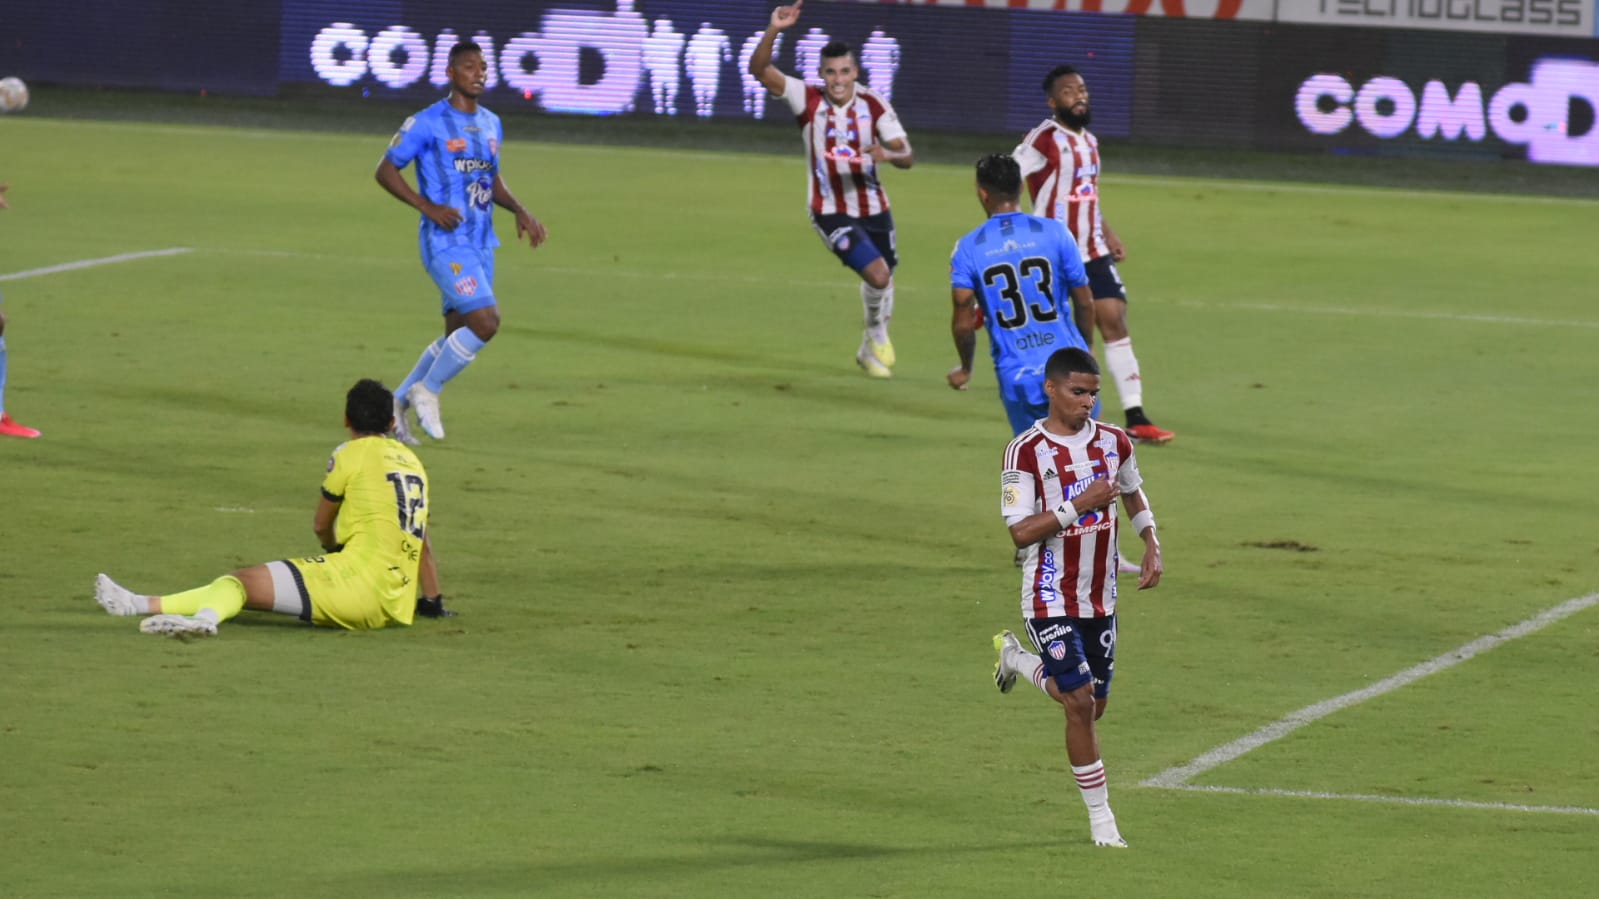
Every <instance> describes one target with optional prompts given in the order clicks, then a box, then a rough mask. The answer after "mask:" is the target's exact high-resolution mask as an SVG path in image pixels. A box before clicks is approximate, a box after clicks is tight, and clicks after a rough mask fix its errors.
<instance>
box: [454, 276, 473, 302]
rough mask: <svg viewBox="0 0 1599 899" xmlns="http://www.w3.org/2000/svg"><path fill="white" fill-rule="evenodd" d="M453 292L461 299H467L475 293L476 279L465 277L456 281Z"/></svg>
mask: <svg viewBox="0 0 1599 899" xmlns="http://www.w3.org/2000/svg"><path fill="white" fill-rule="evenodd" d="M455 292H456V293H458V294H460V295H461V296H463V297H469V296H471V295H472V294H474V293H477V279H476V278H474V277H472V276H471V275H467V276H466V277H465V278H462V279H460V280H459V281H456V282H455Z"/></svg>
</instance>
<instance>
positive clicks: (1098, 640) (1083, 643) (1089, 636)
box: [1027, 615, 1116, 699]
mask: <svg viewBox="0 0 1599 899" xmlns="http://www.w3.org/2000/svg"><path fill="white" fill-rule="evenodd" d="M1027 635H1028V636H1029V637H1031V638H1032V640H1033V646H1034V647H1035V648H1036V649H1037V650H1038V655H1039V658H1041V659H1043V660H1044V671H1045V672H1047V673H1048V674H1049V676H1050V677H1052V678H1054V679H1055V686H1057V687H1059V688H1060V691H1061V692H1062V693H1070V692H1071V691H1073V690H1076V689H1077V688H1079V687H1081V686H1082V685H1083V684H1086V683H1089V682H1090V681H1092V682H1093V684H1094V698H1095V699H1104V698H1106V697H1108V696H1109V695H1110V679H1111V677H1112V676H1114V675H1115V674H1116V616H1115V615H1111V616H1110V617H1108V618H1031V619H1028V621H1027Z"/></svg>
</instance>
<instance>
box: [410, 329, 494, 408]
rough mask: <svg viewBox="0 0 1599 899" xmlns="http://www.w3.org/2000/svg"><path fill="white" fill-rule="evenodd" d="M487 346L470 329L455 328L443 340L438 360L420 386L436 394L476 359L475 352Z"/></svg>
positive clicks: (434, 361)
mask: <svg viewBox="0 0 1599 899" xmlns="http://www.w3.org/2000/svg"><path fill="white" fill-rule="evenodd" d="M486 345H487V344H486V343H484V342H483V341H481V340H479V339H478V336H477V335H476V334H473V333H472V329H471V328H456V329H455V330H454V331H451V332H450V336H449V337H447V338H445V339H444V349H443V350H442V351H440V353H439V358H437V359H435V360H433V367H432V368H430V369H428V373H427V377H425V378H423V379H422V386H424V387H426V388H427V389H429V390H431V391H433V392H434V393H438V392H439V391H441V390H443V389H444V385H445V384H447V383H449V381H450V379H451V378H453V377H455V376H456V375H458V374H460V373H461V369H463V368H466V366H467V365H468V364H469V363H470V362H471V361H472V360H473V359H476V358H477V351H478V350H481V349H483V347H484V346H486Z"/></svg>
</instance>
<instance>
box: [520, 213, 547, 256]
mask: <svg viewBox="0 0 1599 899" xmlns="http://www.w3.org/2000/svg"><path fill="white" fill-rule="evenodd" d="M524 236H525V237H526V238H527V243H528V246H530V247H534V248H537V247H540V246H543V245H544V241H546V240H548V239H549V237H550V232H549V229H547V228H545V227H544V223H543V222H541V221H539V220H538V219H536V218H534V217H533V213H531V212H528V211H527V210H525V209H524V210H522V211H521V212H518V213H517V214H516V239H517V240H521V239H522V238H523V237H524Z"/></svg>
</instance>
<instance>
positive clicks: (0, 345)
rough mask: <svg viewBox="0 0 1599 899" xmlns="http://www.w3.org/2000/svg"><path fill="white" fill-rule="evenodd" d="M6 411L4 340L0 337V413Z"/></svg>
mask: <svg viewBox="0 0 1599 899" xmlns="http://www.w3.org/2000/svg"><path fill="white" fill-rule="evenodd" d="M5 411H6V338H5V336H4V335H0V413H4V412H5Z"/></svg>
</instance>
